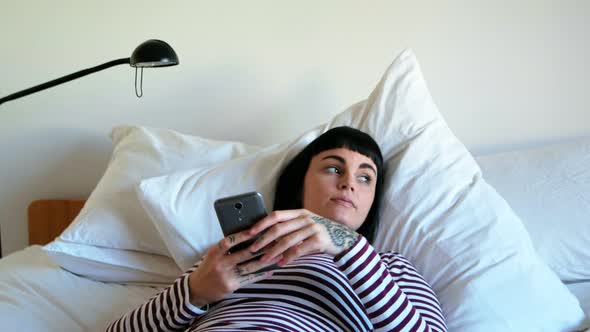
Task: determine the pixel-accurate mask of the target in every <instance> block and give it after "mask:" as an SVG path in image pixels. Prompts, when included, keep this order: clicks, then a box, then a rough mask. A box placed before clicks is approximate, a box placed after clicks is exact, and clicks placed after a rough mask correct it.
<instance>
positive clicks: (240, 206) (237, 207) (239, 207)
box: [234, 202, 244, 210]
mask: <svg viewBox="0 0 590 332" xmlns="http://www.w3.org/2000/svg"><path fill="white" fill-rule="evenodd" d="M234 207H235V208H236V209H238V210H241V209H242V208H243V207H244V205H242V203H240V202H237V203H236V205H234Z"/></svg>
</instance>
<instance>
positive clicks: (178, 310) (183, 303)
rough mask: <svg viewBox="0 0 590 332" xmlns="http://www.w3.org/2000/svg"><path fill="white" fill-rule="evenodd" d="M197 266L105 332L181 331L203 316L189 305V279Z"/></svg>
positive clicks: (201, 311) (113, 323)
mask: <svg viewBox="0 0 590 332" xmlns="http://www.w3.org/2000/svg"><path fill="white" fill-rule="evenodd" d="M198 266H199V263H197V264H195V265H194V266H193V267H191V268H190V269H188V270H187V271H186V272H185V273H184V274H182V275H181V276H180V277H179V278H178V279H176V281H174V283H173V284H172V285H171V286H169V287H168V288H166V289H164V290H163V291H161V292H160V293H158V294H157V295H155V296H153V297H152V298H151V299H149V300H148V301H147V302H145V303H144V304H142V305H141V306H139V307H138V308H136V309H135V310H133V311H131V312H129V313H127V314H126V315H124V316H123V317H121V318H119V319H117V320H116V321H114V322H112V323H111V324H110V325H109V326H108V327H107V331H108V332H111V331H112V332H115V331H117V332H119V331H146V330H149V331H184V330H185V329H186V328H187V327H188V326H190V324H191V323H192V322H193V320H194V319H195V318H197V317H199V316H200V315H202V314H204V313H205V311H203V310H201V309H199V308H197V307H195V306H194V305H192V304H191V302H190V288H189V276H190V274H191V273H192V272H193V271H195V270H196V269H197V267H198Z"/></svg>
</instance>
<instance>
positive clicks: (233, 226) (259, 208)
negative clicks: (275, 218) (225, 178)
mask: <svg viewBox="0 0 590 332" xmlns="http://www.w3.org/2000/svg"><path fill="white" fill-rule="evenodd" d="M214 207H215V212H216V213H217V218H218V219H219V223H220V225H221V229H222V230H223V234H224V235H225V236H227V235H230V234H234V233H237V232H240V231H242V230H245V229H248V228H250V227H252V226H253V225H254V224H256V222H258V221H259V220H260V219H262V218H264V217H266V208H265V207H264V200H263V199H262V195H260V194H259V193H257V192H251V193H246V194H241V195H236V196H231V197H225V198H221V199H218V200H216V201H215V203H214Z"/></svg>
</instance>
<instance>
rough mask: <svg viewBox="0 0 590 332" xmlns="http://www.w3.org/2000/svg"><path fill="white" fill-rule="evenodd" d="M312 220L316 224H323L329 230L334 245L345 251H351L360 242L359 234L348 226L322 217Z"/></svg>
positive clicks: (313, 217)
mask: <svg viewBox="0 0 590 332" xmlns="http://www.w3.org/2000/svg"><path fill="white" fill-rule="evenodd" d="M311 219H313V220H314V221H315V222H316V223H318V224H322V225H323V226H324V227H326V230H328V233H329V234H330V238H331V239H332V243H333V244H334V245H335V246H336V247H338V248H342V249H345V250H346V249H349V248H351V247H352V246H354V244H355V243H356V241H357V240H358V233H357V232H355V231H353V230H352V229H350V228H348V227H347V226H344V225H341V224H339V223H337V222H334V221H331V220H329V219H326V218H323V217H320V216H312V217H311Z"/></svg>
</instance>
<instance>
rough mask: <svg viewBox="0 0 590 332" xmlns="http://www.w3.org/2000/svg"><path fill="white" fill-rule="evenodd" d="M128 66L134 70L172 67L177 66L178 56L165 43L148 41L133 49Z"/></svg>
mask: <svg viewBox="0 0 590 332" xmlns="http://www.w3.org/2000/svg"><path fill="white" fill-rule="evenodd" d="M130 64H131V67H136V68H137V67H139V68H143V67H165V66H174V65H177V64H178V56H176V52H174V50H173V49H172V47H170V45H168V44H167V43H166V42H164V41H161V40H158V39H150V40H147V41H145V42H143V43H141V45H139V46H137V48H135V50H134V51H133V54H131V58H130Z"/></svg>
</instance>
